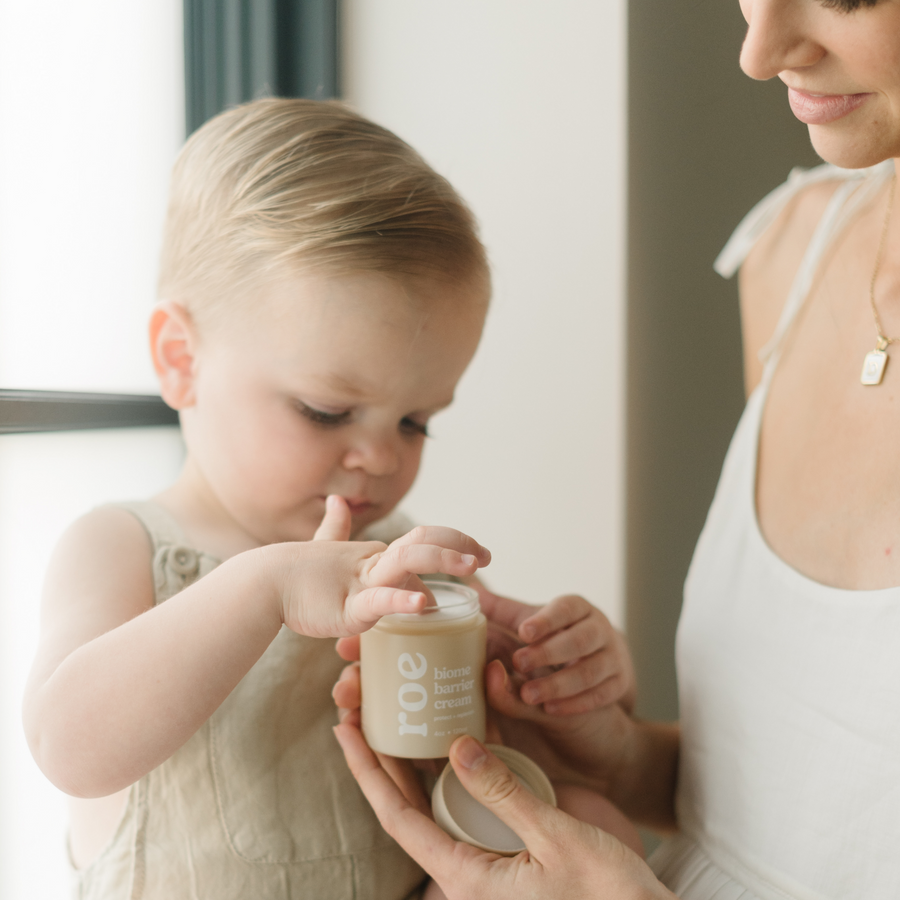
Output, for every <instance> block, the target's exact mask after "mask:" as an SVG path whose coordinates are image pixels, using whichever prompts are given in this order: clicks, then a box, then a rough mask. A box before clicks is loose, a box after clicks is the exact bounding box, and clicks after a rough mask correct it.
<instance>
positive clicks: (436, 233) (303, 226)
mask: <svg viewBox="0 0 900 900" xmlns="http://www.w3.org/2000/svg"><path fill="white" fill-rule="evenodd" d="M309 269H312V270H318V271H322V272H324V273H325V274H329V275H335V274H337V275H341V274H348V273H352V272H381V273H385V274H388V275H393V276H400V277H403V276H427V277H434V278H437V279H441V280H447V281H463V282H465V281H469V282H475V283H481V284H483V286H484V288H485V292H486V290H487V288H488V283H489V275H488V265H487V259H486V255H485V251H484V247H483V246H482V244H481V241H480V240H479V238H478V232H477V225H476V223H475V219H474V217H473V215H472V213H471V212H470V211H469V209H468V207H467V206H466V205H465V203H464V202H463V201H462V199H461V198H460V197H459V195H458V194H457V193H456V191H455V190H454V189H453V188H452V187H451V185H450V184H449V182H448V181H447V180H446V179H445V178H443V177H441V176H440V175H438V174H437V173H436V172H435V171H434V170H433V169H432V168H431V167H430V166H429V165H428V164H427V163H426V162H425V161H424V160H423V159H422V157H421V156H419V154H418V153H416V151H415V150H413V149H412V148H411V147H410V146H409V145H408V144H406V143H405V142H404V141H402V140H401V139H400V138H398V137H397V136H396V135H395V134H393V133H391V132H390V131H388V130H387V129H385V128H382V127H380V126H379V125H375V124H374V123H372V122H369V121H368V120H366V119H364V118H363V117H362V116H359V115H357V114H356V113H354V112H352V111H351V110H350V109H348V108H347V107H346V106H344V105H343V104H341V103H338V102H335V101H315V100H298V99H277V98H267V99H262V100H255V101H253V102H251V103H246V104H244V105H242V106H238V107H235V108H233V109H230V110H227V111H226V112H223V113H221V114H219V115H218V116H216V117H215V118H213V119H211V120H210V121H208V122H207V123H206V124H205V125H204V126H203V127H202V128H200V129H199V130H198V131H196V132H195V133H194V134H193V135H192V136H191V138H190V140H189V141H188V142H187V143H186V144H185V146H184V149H183V150H182V151H181V154H180V156H179V157H178V160H177V161H176V163H175V167H174V169H173V173H172V184H171V190H170V198H169V209H168V215H167V218H166V226H165V232H164V235H163V250H162V261H161V270H160V279H159V295H160V297H161V298H163V299H168V300H174V301H176V302H179V303H181V304H183V305H184V306H185V307H186V308H187V309H188V310H189V311H190V312H191V314H192V315H194V316H195V318H201V319H202V318H210V315H211V313H212V311H213V310H215V309H217V308H218V307H219V306H220V305H222V304H223V303H228V302H229V301H235V300H236V299H240V298H243V302H246V301H247V294H248V292H249V293H252V289H253V288H254V287H256V286H259V285H261V284H264V283H266V282H267V281H270V280H272V279H274V278H278V277H283V276H285V275H290V274H293V273H296V272H299V271H303V270H309Z"/></svg>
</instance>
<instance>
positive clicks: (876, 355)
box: [859, 350, 888, 384]
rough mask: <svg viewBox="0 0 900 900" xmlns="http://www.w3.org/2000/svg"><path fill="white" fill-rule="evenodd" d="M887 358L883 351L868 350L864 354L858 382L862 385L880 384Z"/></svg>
mask: <svg viewBox="0 0 900 900" xmlns="http://www.w3.org/2000/svg"><path fill="white" fill-rule="evenodd" d="M887 361H888V357H887V353H885V352H884V350H870V351H869V352H868V353H867V354H866V359H865V362H864V363H863V369H862V375H861V376H860V379H859V380H860V381H861V382H862V383H863V384H881V379H882V378H884V367H885V366H886V365H887Z"/></svg>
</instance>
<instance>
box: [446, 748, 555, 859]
mask: <svg viewBox="0 0 900 900" xmlns="http://www.w3.org/2000/svg"><path fill="white" fill-rule="evenodd" d="M450 764H451V765H452V766H453V771H454V772H456V775H457V777H458V778H459V780H460V782H462V785H463V787H464V788H465V789H466V790H467V791H468V792H469V793H470V794H471V795H472V796H473V797H474V798H475V799H476V800H477V801H478V802H479V803H481V804H482V805H483V806H486V807H487V808H488V809H489V810H490V811H491V812H492V813H494V815H495V816H497V818H498V819H500V821H501V822H504V823H505V824H506V825H508V826H509V827H510V828H512V830H513V831H515V833H516V834H517V835H519V837H520V838H521V839H522V840H523V841H524V843H525V845H526V846H527V847H528V851H529V853H530V854H531V855H532V856H535V857H537V858H541V857H542V856H544V854H545V851H546V850H547V849H548V844H549V843H551V842H552V841H553V839H554V836H555V833H556V831H557V829H556V828H555V827H554V819H555V818H556V817H558V816H560V815H562V814H561V813H560V812H559V810H557V809H555V808H554V807H552V806H550V805H549V804H547V803H544V802H543V801H542V800H538V798H537V797H535V796H534V794H532V793H531V792H530V791H528V790H526V789H525V788H524V787H522V784H521V783H520V782H519V780H518V778H516V776H515V775H513V773H512V772H511V771H510V770H509V769H508V768H507V766H506V765H504V764H503V763H502V762H501V761H500V760H499V759H497V757H496V756H494V754H493V753H491V752H490V751H489V750H487V749H486V748H485V747H483V746H482V745H481V744H480V743H478V741H476V740H475V738H473V737H471V736H469V735H465V736H463V737H460V738H457V739H456V740H455V741H454V742H453V746H452V747H451V748H450Z"/></svg>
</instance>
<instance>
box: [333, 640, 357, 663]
mask: <svg viewBox="0 0 900 900" xmlns="http://www.w3.org/2000/svg"><path fill="white" fill-rule="evenodd" d="M334 649H335V650H337V655H338V656H339V657H340V658H341V659H344V660H346V661H347V662H356V661H357V660H358V659H359V635H358V634H352V635H350V637H342V638H338V641H337V643H336V644H335V645H334Z"/></svg>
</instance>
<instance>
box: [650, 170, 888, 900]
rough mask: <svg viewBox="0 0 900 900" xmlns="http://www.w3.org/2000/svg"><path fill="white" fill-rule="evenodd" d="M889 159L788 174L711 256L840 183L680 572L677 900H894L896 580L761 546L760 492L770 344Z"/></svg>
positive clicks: (660, 860) (747, 242)
mask: <svg viewBox="0 0 900 900" xmlns="http://www.w3.org/2000/svg"><path fill="white" fill-rule="evenodd" d="M892 166H893V164H892V163H891V162H890V161H889V162H887V163H884V164H882V165H880V166H876V167H874V168H872V169H867V170H861V171H849V170H843V169H838V168H835V167H833V166H822V167H820V168H817V169H813V170H812V171H809V172H799V171H795V172H794V173H792V175H791V178H790V179H789V180H788V182H787V183H786V184H785V185H783V186H782V187H780V188H779V189H778V190H776V191H775V192H773V193H772V194H770V195H769V196H768V197H767V198H766V199H765V200H763V201H762V203H760V204H759V205H758V206H757V207H756V208H755V209H754V210H753V211H751V213H750V214H749V215H748V216H747V218H746V219H745V220H744V222H743V223H742V224H741V225H740V226H739V227H738V229H737V231H736V232H735V234H734V235H733V237H732V238H731V240H730V241H729V242H728V244H727V245H726V247H725V249H724V250H723V251H722V254H721V255H720V257H719V259H718V260H717V261H716V269H717V271H719V272H720V274H723V275H725V276H731V275H732V274H734V272H735V271H736V270H737V268H738V267H739V266H740V264H741V263H742V262H743V260H744V258H745V257H746V256H747V253H748V252H749V250H750V248H751V247H752V246H753V244H754V243H755V241H756V239H757V238H758V237H759V236H760V235H761V234H762V232H763V231H764V230H765V229H766V228H767V227H768V226H769V224H771V222H772V221H773V220H774V219H775V217H776V216H777V215H778V213H779V212H780V211H781V210H782V208H783V207H784V205H785V204H786V203H787V202H788V200H790V199H791V197H793V196H794V195H795V194H796V193H797V192H798V191H799V190H801V189H803V188H804V187H806V186H807V185H809V184H810V183H813V182H817V181H833V180H837V181H840V182H841V184H840V186H839V187H838V189H837V191H836V192H835V194H834V195H833V197H832V199H831V201H830V203H829V205H828V207H827V209H826V211H825V213H824V215H823V217H822V220H821V221H820V223H819V225H818V228H817V230H816V232H815V234H814V236H813V238H812V241H811V243H810V246H809V248H808V250H807V252H806V255H805V257H804V259H803V262H802V264H801V266H800V269H799V271H798V274H797V277H796V279H795V282H794V285H793V287H792V289H791V292H790V294H789V296H788V298H787V301H786V304H785V309H784V313H783V314H782V318H781V321H780V323H779V325H778V329H777V331H776V334H775V337H774V338H773V340H772V342H771V343H770V345H769V348H768V350H767V351H766V353H767V361H766V365H765V370H764V374H763V378H762V381H761V383H760V385H759V387H757V389H756V390H755V391H754V392H753V394H752V396H751V397H750V399H749V401H748V403H747V407H746V409H745V410H744V414H743V416H742V418H741V421H740V424H739V425H738V428H737V431H736V433H735V435H734V438H733V439H732V442H731V446H730V448H729V450H728V455H727V457H726V459H725V464H724V467H723V470H722V475H721V478H720V481H719V485H718V488H717V490H716V495H715V499H714V500H713V504H712V507H711V508H710V511H709V515H708V517H707V520H706V525H705V526H704V529H703V532H702V534H701V535H700V540H699V542H698V544H697V548H696V551H695V553H694V558H693V561H692V563H691V567H690V571H689V573H688V577H687V581H686V583H685V602H684V609H683V611H682V614H681V621H680V623H679V627H678V636H677V641H676V645H677V650H676V654H677V666H678V679H679V696H680V703H681V716H682V728H683V732H682V749H681V760H680V775H679V785H678V795H677V809H678V818H679V823H680V826H681V835H680V836H679V837H678V838H676V839H675V840H672V841H668V842H666V843H665V844H663V846H662V847H661V848H660V850H659V851H657V853H656V854H655V855H654V857H653V859H652V861H651V863H652V865H653V867H654V870H655V871H656V872H657V874H658V875H659V876H660V877H661V879H662V880H663V881H664V883H666V884H667V885H668V886H669V887H670V888H671V889H672V890H673V891H674V892H675V893H676V894H677V895H678V896H680V897H682V898H683V900H785V898H792V900H826V898H828V900H849V898H861V900H862V898H865V900H898V898H900V587H894V588H886V589H884V590H875V591H849V590H841V589H838V588H833V587H827V586H825V585H822V584H819V583H817V582H815V581H812V580H810V579H809V578H807V577H805V576H803V575H801V574H800V573H799V572H797V571H796V570H795V569H792V568H791V567H790V566H789V565H787V564H786V563H785V562H784V561H783V560H781V559H780V558H779V557H777V556H776V555H775V554H774V553H773V551H772V550H771V549H770V548H769V546H768V545H767V544H766V542H765V539H764V538H763V536H762V534H761V532H760V529H759V524H758V521H757V518H756V502H755V493H756V460H757V445H758V442H759V433H760V422H761V419H762V413H763V407H764V405H765V401H766V395H767V392H768V388H769V384H770V382H771V378H772V373H773V371H774V369H775V366H776V365H777V361H778V349H779V345H780V342H781V338H782V337H783V335H784V334H785V332H786V331H787V329H788V328H789V326H790V324H791V322H792V321H793V319H794V316H795V315H796V313H797V311H798V310H799V308H800V307H801V306H802V304H803V301H804V300H805V298H806V296H807V294H808V292H809V290H810V286H811V282H812V278H813V275H814V273H815V271H816V268H817V267H818V264H819V261H820V259H821V258H822V255H823V254H824V253H825V252H826V251H827V250H828V248H829V247H830V246H831V245H832V242H833V240H834V238H835V236H836V235H837V234H838V233H839V232H840V231H841V229H842V228H843V227H844V226H845V225H846V224H847V223H848V222H849V221H850V220H851V219H852V217H853V215H854V213H855V212H856V211H857V210H858V209H859V208H860V207H861V205H862V204H864V203H865V202H867V200H869V199H870V198H871V197H872V195H873V193H874V192H875V191H877V190H879V189H880V188H881V187H882V186H883V185H884V183H885V181H886V180H887V179H888V178H889V177H890V174H891V171H892ZM898 452H900V450H898ZM896 487H897V486H895V488H896Z"/></svg>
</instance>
